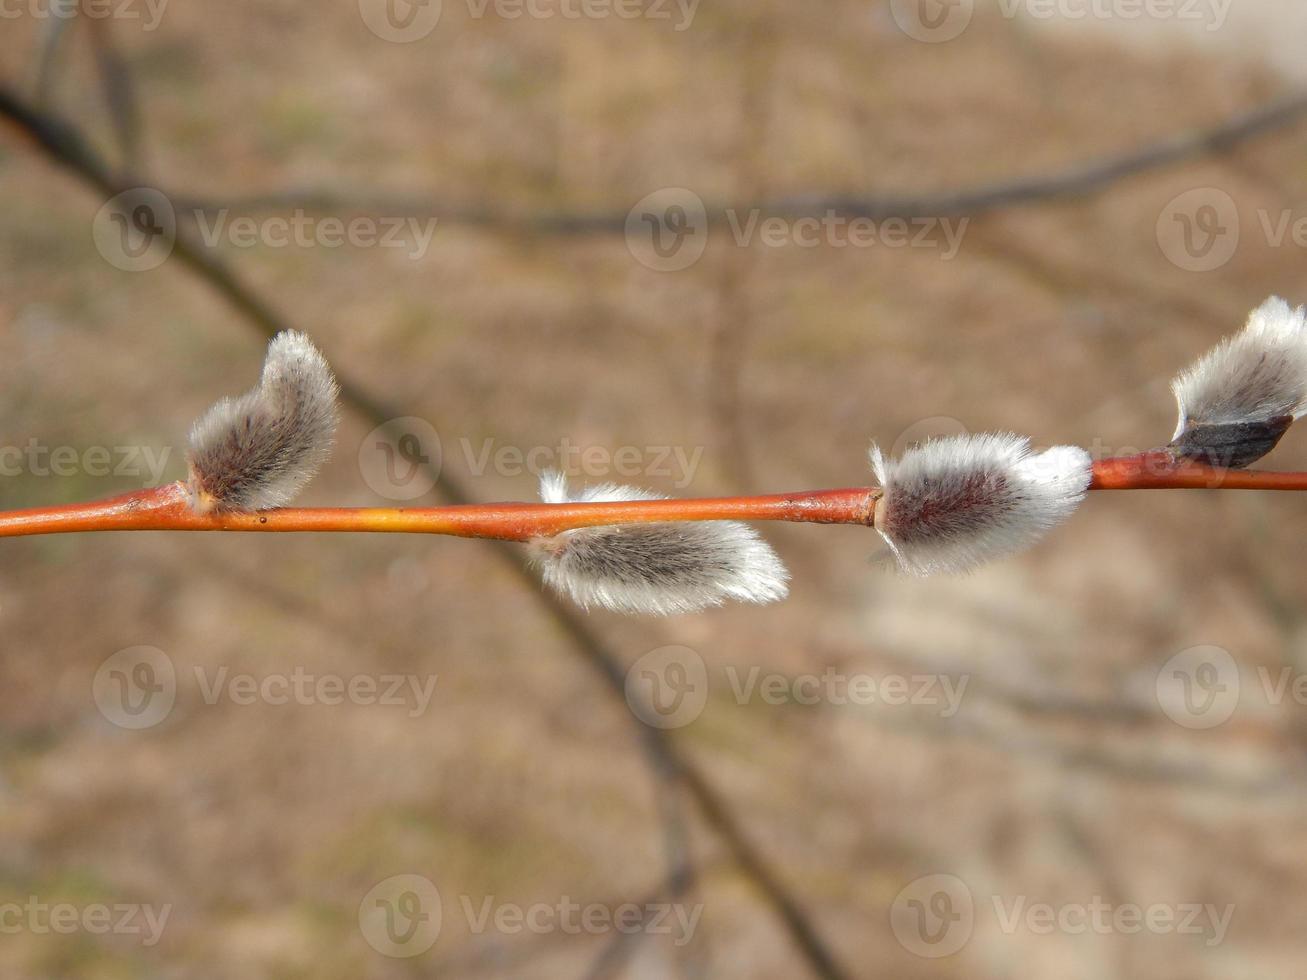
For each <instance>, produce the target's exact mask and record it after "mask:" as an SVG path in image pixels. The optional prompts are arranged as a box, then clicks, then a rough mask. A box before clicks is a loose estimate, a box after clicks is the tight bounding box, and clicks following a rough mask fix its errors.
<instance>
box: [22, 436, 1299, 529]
mask: <svg viewBox="0 0 1307 980" xmlns="http://www.w3.org/2000/svg"><path fill="white" fill-rule="evenodd" d="M1089 488H1090V489H1091V490H1280V491H1304V490H1307V473H1274V472H1268V471H1265V470H1232V469H1224V468H1221V467H1215V466H1208V465H1205V464H1202V463H1192V462H1187V461H1183V460H1181V461H1176V460H1175V459H1174V458H1172V457H1171V456H1170V454H1168V453H1166V452H1165V451H1164V450H1163V451H1154V452H1149V453H1141V454H1140V455H1137V456H1121V457H1115V458H1112V459H1104V460H1099V461H1098V462H1097V463H1095V464H1094V467H1093V477H1092V480H1091V483H1090V487H1089ZM879 498H880V490H879V489H877V488H875V487H847V488H841V489H836V490H803V491H798V492H795V493H777V494H765V495H761V496H753V497H698V498H690V499H685V500H676V499H672V500H616V501H602V502H593V503H564V504H542V503H520V502H516V501H508V502H503V503H491V504H454V505H451V506H447V507H283V508H279V509H277V510H265V511H249V512H226V513H224V512H222V511H218V512H215V513H198V512H196V510H195V509H194V508H193V507H192V505H191V500H190V494H189V492H188V491H187V488H186V487H185V485H183V484H181V483H169V484H166V485H164V486H161V487H152V488H150V489H147V490H136V491H133V492H131V493H126V494H123V495H121V496H118V497H111V498H109V499H108V500H100V501H93V502H90V503H83V504H63V505H59V506H54V507H32V508H28V509H26V510H13V511H0V537H22V536H25V535H35V534H63V533H71V532H78V531H261V532H269V533H285V532H295V531H356V532H357V531H366V532H375V533H392V534H394V533H398V534H446V535H452V536H454V537H460V538H487V539H492V540H496V541H530V540H531V539H533V538H543V537H551V536H553V535H555V534H561V533H562V532H564V531H575V530H578V529H580V528H586V527H608V526H612V525H618V524H650V523H667V522H676V521H724V520H733V521H786V522H789V523H796V524H852V525H858V526H861V527H872V526H873V524H874V518H875V509H876V502H877V500H879Z"/></svg>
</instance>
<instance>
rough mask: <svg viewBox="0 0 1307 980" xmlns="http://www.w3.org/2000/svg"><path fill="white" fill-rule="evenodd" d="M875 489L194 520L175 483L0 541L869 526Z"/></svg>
mask: <svg viewBox="0 0 1307 980" xmlns="http://www.w3.org/2000/svg"><path fill="white" fill-rule="evenodd" d="M878 496H879V492H878V491H876V490H872V489H868V488H866V487H856V488H849V489H843V490H809V491H804V492H801V493H782V494H772V495H770V496H762V497H710V498H702V499H694V500H630V501H613V502H606V503H583V504H582V503H577V504H525V503H499V504H464V505H457V506H451V507H376V508H373V507H357V508H352V507H294V508H290V507H287V508H282V509H280V510H266V511H259V512H255V513H221V512H218V513H213V514H198V513H196V512H195V511H194V510H192V509H191V506H190V503H189V499H188V494H187V491H186V488H185V487H184V486H183V485H182V484H180V483H170V484H168V485H167V486H162V487H154V488H151V489H148V490H139V491H136V492H134V493H128V494H124V495H122V496H120V497H113V498H110V499H108V500H101V501H96V502H94V503H87V504H70V505H68V506H63V507H36V508H32V509H31V510H16V511H9V512H7V513H4V512H0V537H12V536H18V535H29V534H55V533H60V532H68V531H391V532H412V533H422V534H452V535H457V536H459V537H465V538H498V539H500V540H503V541H526V540H529V539H531V538H535V537H545V536H549V535H553V534H558V533H560V532H562V531H567V530H572V529H574V528H579V527H595V526H598V525H606V524H635V523H647V522H653V521H717V520H748V521H799V522H806V523H814V524H863V525H866V526H870V524H871V518H872V512H873V509H874V508H875V503H876V499H877V497H878Z"/></svg>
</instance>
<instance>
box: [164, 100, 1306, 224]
mask: <svg viewBox="0 0 1307 980" xmlns="http://www.w3.org/2000/svg"><path fill="white" fill-rule="evenodd" d="M1304 115H1307V92H1294V93H1292V94H1290V95H1287V96H1284V97H1282V98H1279V99H1276V100H1274V101H1272V102H1270V103H1267V104H1266V105H1262V106H1258V107H1257V108H1255V109H1249V110H1247V111H1245V112H1241V113H1237V114H1235V115H1233V116H1231V117H1229V118H1228V119H1225V120H1223V121H1221V122H1220V123H1217V124H1216V125H1214V126H1211V127H1209V128H1206V129H1200V130H1197V131H1194V132H1190V133H1183V134H1180V135H1178V136H1172V137H1168V138H1166V139H1163V140H1160V141H1158V142H1156V143H1151V144H1149V145H1148V146H1144V147H1141V148H1139V149H1135V150H1132V151H1130V152H1127V153H1122V154H1119V155H1116V156H1109V157H1103V158H1101V159H1098V160H1095V161H1092V162H1090V163H1086V164H1078V165H1072V166H1070V167H1067V168H1065V169H1063V170H1058V171H1055V172H1053V173H1047V174H1031V175H1026V176H1021V177H1015V178H1012V179H1009V180H1000V181H995V182H992V183H986V184H981V185H979V186H977V187H970V188H963V189H962V190H952V191H943V192H934V193H932V192H924V193H920V194H886V195H872V196H867V195H858V194H811V195H798V196H789V197H778V198H772V199H768V200H759V201H744V202H738V203H735V204H725V205H717V206H709V207H708V208H707V217H708V220H709V221H710V222H712V223H714V224H718V225H720V224H722V223H724V222H726V221H727V220H728V218H730V217H732V216H736V215H739V214H745V213H753V212H757V213H758V214H759V215H760V216H762V217H781V218H788V219H797V218H804V217H818V218H820V217H823V216H825V215H828V214H833V215H839V216H841V217H845V218H870V219H872V220H874V221H884V220H886V219H889V218H904V219H913V218H952V217H963V216H974V215H979V214H984V213H986V212H990V211H997V210H1001V209H1004V208H1012V207H1016V206H1018V205H1030V204H1041V203H1048V202H1052V201H1059V200H1069V199H1075V198H1083V197H1087V196H1090V195H1093V194H1097V193H1099V192H1101V191H1103V190H1106V189H1107V188H1108V187H1110V186H1112V185H1113V184H1116V183H1118V182H1120V181H1122V180H1125V179H1127V178H1130V177H1136V176H1139V175H1141V174H1145V173H1148V172H1150V171H1154V170H1160V169H1163V168H1165V167H1169V166H1172V165H1174V164H1177V163H1183V162H1185V161H1187V160H1192V159H1195V158H1199V157H1204V156H1208V155H1211V154H1214V153H1220V152H1223V151H1225V150H1228V149H1229V148H1231V147H1232V146H1234V145H1236V144H1238V143H1242V142H1245V141H1247V140H1251V139H1254V138H1256V137H1258V136H1261V135H1264V134H1266V133H1269V132H1272V131H1274V130H1277V129H1280V128H1283V127H1285V126H1288V125H1290V124H1291V123H1294V122H1297V121H1298V120H1300V119H1301V118H1302V117H1303V116H1304ZM173 201H174V203H175V204H176V205H177V207H178V209H179V210H186V211H207V212H214V211H220V210H224V209H225V210H228V211H233V212H237V213H254V212H260V211H281V210H285V209H302V210H307V211H328V212H334V211H343V212H365V213H366V212H370V213H377V214H386V215H392V216H399V215H419V216H428V217H431V216H434V217H438V218H439V219H440V220H442V221H445V222H448V223H453V224H467V225H473V226H483V227H488V228H493V229H497V230H504V231H511V232H520V233H530V234H549V235H578V234H594V233H614V232H618V233H620V232H623V231H624V230H625V228H626V221H627V216H628V212H627V211H626V210H610V211H593V212H579V211H537V212H523V213H517V212H512V211H505V210H500V209H497V208H494V207H489V206H485V205H466V204H458V203H455V202H452V201H450V202H442V201H438V200H434V199H429V198H421V197H416V196H413V195H406V194H396V193H365V192H350V191H339V190H331V189H327V188H293V189H289V190H282V191H273V192H269V193H265V194H253V195H246V196H238V197H230V198H224V199H206V198H204V197H200V196H190V195H185V196H179V197H175V198H173Z"/></svg>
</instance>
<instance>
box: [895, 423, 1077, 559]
mask: <svg viewBox="0 0 1307 980" xmlns="http://www.w3.org/2000/svg"><path fill="white" fill-rule="evenodd" d="M871 465H872V469H874V470H875V473H876V479H877V480H878V481H879V482H880V486H881V490H882V493H883V496H882V497H881V499H880V501H879V502H878V503H877V505H876V530H877V531H879V532H880V534H881V537H883V538H884V539H885V541H886V542H887V543H888V544H889V546H890V548H891V549H892V550H893V552H894V557H895V558H896V559H897V560H898V564H899V567H900V568H901V569H902V570H903V571H905V572H907V573H909V574H911V575H931V574H934V573H936V572H962V571H968V570H969V569H972V568H975V567H976V566H978V565H981V564H983V563H985V562H987V561H991V560H993V559H995V558H1001V557H1003V556H1006V555H1010V554H1013V553H1015V552H1017V551H1020V550H1022V549H1023V548H1026V547H1029V546H1030V545H1032V544H1034V543H1035V542H1036V541H1038V540H1039V539H1040V538H1041V537H1043V535H1044V534H1045V533H1046V532H1047V531H1048V530H1049V529H1050V528H1052V527H1054V526H1056V525H1057V524H1060V523H1061V522H1062V521H1064V520H1066V519H1067V518H1068V517H1070V516H1071V514H1072V512H1074V511H1075V509H1076V507H1077V506H1078V505H1079V504H1080V501H1082V500H1083V499H1084V497H1085V491H1086V490H1087V489H1088V488H1089V480H1090V476H1091V472H1092V461H1091V460H1090V458H1089V454H1088V453H1087V452H1085V451H1084V450H1083V449H1079V448H1077V447H1075V446H1054V447H1053V448H1052V449H1046V450H1044V451H1043V452H1041V453H1032V452H1031V451H1030V441H1029V440H1028V439H1025V438H1022V437H1021V436H1016V435H1012V434H1011V433H1002V434H997V435H993V434H982V435H967V436H949V437H947V438H943V439H932V440H930V441H929V442H926V443H924V444H922V445H920V446H915V447H913V448H912V449H909V450H908V451H907V452H906V453H904V454H903V456H902V457H901V458H900V459H897V460H887V459H886V458H885V457H884V456H883V455H881V451H880V449H879V448H878V447H876V446H872V448H871Z"/></svg>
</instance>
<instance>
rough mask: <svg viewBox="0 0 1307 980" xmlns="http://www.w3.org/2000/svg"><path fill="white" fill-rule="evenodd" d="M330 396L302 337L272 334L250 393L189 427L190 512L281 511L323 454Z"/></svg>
mask: <svg viewBox="0 0 1307 980" xmlns="http://www.w3.org/2000/svg"><path fill="white" fill-rule="evenodd" d="M338 391H339V389H338V388H337V386H336V379H335V378H334V377H332V374H331V368H330V367H328V365H327V362H326V359H325V358H323V356H322V354H320V353H319V352H318V349H317V348H316V347H314V346H313V343H312V341H310V340H309V338H308V337H306V336H305V335H304V334H302V333H296V332H294V331H289V330H288V331H284V332H282V333H279V334H277V336H276V337H274V338H273V339H272V342H271V343H270V344H269V345H268V354H267V358H266V359H265V360H264V362H263V374H262V376H261V377H260V380H259V385H258V387H257V388H254V389H252V390H250V391H247V392H246V393H245V394H243V395H240V396H239V397H237V398H224V399H222V400H221V401H220V402H218V403H217V404H215V405H214V406H213V407H212V408H210V409H209V410H208V411H207V412H206V413H205V414H204V415H203V416H201V418H200V419H199V420H198V421H197V422H196V423H195V425H194V426H192V427H191V436H190V452H189V453H188V454H187V461H188V463H189V465H190V480H189V488H190V491H191V501H192V506H194V507H195V508H196V509H197V510H200V511H211V510H224V511H251V510H267V509H269V508H272V507H284V506H286V505H287V504H289V503H290V502H291V501H292V500H293V499H294V498H295V496H296V495H297V494H298V493H299V492H300V490H302V489H303V488H304V486H305V484H307V483H308V482H309V480H311V479H313V477H314V475H315V474H316V473H317V471H318V470H319V469H320V468H321V467H322V464H323V463H324V462H326V460H327V457H328V456H329V455H330V453H331V446H332V442H333V441H334V439H335V434H336V421H337V413H336V396H337V394H338Z"/></svg>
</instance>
